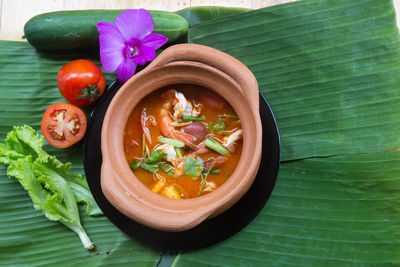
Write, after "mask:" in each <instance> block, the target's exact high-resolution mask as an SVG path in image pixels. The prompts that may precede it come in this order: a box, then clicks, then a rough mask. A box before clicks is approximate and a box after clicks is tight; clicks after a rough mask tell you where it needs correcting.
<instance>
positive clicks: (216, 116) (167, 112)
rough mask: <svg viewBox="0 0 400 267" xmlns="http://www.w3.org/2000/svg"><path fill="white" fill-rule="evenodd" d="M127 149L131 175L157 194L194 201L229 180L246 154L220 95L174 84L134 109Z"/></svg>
mask: <svg viewBox="0 0 400 267" xmlns="http://www.w3.org/2000/svg"><path fill="white" fill-rule="evenodd" d="M124 151H125V155H126V158H127V160H128V163H129V165H130V166H131V169H132V171H133V172H134V173H135V175H136V176H137V177H138V179H139V180H140V181H141V182H143V184H145V185H146V186H147V187H148V188H150V189H151V190H152V191H153V192H155V193H157V194H160V195H163V196H165V197H169V198H176V199H183V198H195V197H198V196H201V195H204V194H207V193H209V192H212V191H214V190H216V189H217V188H218V187H220V186H221V185H222V184H223V183H224V182H225V181H226V180H227V179H228V178H229V177H230V176H231V174H232V173H233V171H234V170H235V167H236V165H237V164H238V162H239V159H240V155H241V153H242V128H241V124H240V120H239V118H238V117H237V115H236V113H235V112H234V110H233V109H232V107H231V106H230V105H229V104H228V103H227V102H226V101H225V100H224V99H223V98H222V97H220V96H219V95H218V94H216V93H214V92H213V91H211V90H209V89H206V88H203V87H200V86H195V85H186V84H182V85H176V86H171V87H167V88H162V89H159V90H157V91H155V92H153V93H151V94H150V95H148V96H146V97H145V98H144V99H143V100H142V101H140V103H139V104H138V105H137V106H136V107H135V109H134V110H133V112H132V114H130V116H129V119H128V123H127V126H126V128H125V133H124Z"/></svg>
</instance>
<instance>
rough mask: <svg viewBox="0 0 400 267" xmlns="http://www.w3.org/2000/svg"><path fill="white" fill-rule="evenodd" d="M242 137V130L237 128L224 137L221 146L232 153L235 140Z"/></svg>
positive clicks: (234, 147) (234, 148)
mask: <svg viewBox="0 0 400 267" xmlns="http://www.w3.org/2000/svg"><path fill="white" fill-rule="evenodd" d="M242 138H243V130H242V129H239V130H236V131H234V132H233V133H231V134H230V135H229V136H227V137H224V140H223V141H224V143H223V146H224V147H226V149H228V150H229V152H231V153H234V152H235V150H236V142H237V141H239V140H240V139H242Z"/></svg>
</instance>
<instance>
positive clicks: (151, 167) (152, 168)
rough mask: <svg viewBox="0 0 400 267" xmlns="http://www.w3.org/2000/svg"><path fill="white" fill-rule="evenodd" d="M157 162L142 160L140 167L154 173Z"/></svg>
mask: <svg viewBox="0 0 400 267" xmlns="http://www.w3.org/2000/svg"><path fill="white" fill-rule="evenodd" d="M158 166H159V164H158V163H151V164H150V163H146V162H142V166H141V167H142V168H143V169H145V170H146V171H148V172H152V173H156V172H158Z"/></svg>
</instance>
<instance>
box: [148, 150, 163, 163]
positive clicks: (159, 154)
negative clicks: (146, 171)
mask: <svg viewBox="0 0 400 267" xmlns="http://www.w3.org/2000/svg"><path fill="white" fill-rule="evenodd" d="M166 155H167V153H164V152H161V151H160V150H153V151H152V152H151V156H150V157H148V158H146V159H144V162H146V163H154V162H157V161H159V160H161V159H162V158H164V157H165V156H166Z"/></svg>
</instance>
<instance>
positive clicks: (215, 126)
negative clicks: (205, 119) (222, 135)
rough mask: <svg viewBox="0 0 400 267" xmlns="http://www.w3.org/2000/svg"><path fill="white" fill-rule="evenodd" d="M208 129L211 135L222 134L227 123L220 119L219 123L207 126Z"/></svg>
mask: <svg viewBox="0 0 400 267" xmlns="http://www.w3.org/2000/svg"><path fill="white" fill-rule="evenodd" d="M207 128H208V131H209V132H211V133H214V132H220V131H223V130H225V122H224V121H223V120H222V119H221V118H219V119H218V122H216V123H209V124H207Z"/></svg>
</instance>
